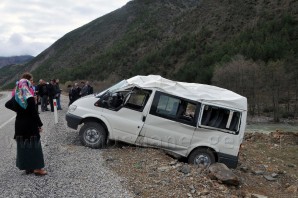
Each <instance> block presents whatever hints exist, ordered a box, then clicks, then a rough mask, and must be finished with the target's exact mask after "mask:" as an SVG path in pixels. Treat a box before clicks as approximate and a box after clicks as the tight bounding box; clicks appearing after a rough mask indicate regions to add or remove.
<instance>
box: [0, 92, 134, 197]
mask: <svg viewBox="0 0 298 198" xmlns="http://www.w3.org/2000/svg"><path fill="white" fill-rule="evenodd" d="M1 93H2V94H3V93H4V95H3V96H2V97H1V98H0V159H1V161H0V197H5V198H6V197H30V198H32V197H55V198H56V197H133V195H132V194H131V193H130V192H129V191H128V190H126V189H124V188H123V186H122V184H123V183H124V182H125V179H124V178H120V177H119V176H117V175H115V174H114V173H113V172H112V171H111V170H109V169H108V168H107V167H106V166H105V165H104V163H105V160H104V159H103V157H102V155H101V151H100V150H96V149H90V148H87V147H84V146H82V145H81V144H80V142H79V139H78V131H74V130H71V129H69V128H68V127H67V126H66V122H65V113H66V110H67V103H68V101H67V98H66V97H63V98H62V108H63V110H61V111H58V115H59V117H58V120H59V122H58V124H54V114H53V113H52V112H49V111H46V112H41V113H40V117H41V120H42V122H43V124H44V126H43V129H44V131H43V133H42V145H43V152H44V158H45V164H46V167H45V169H46V170H47V171H48V175H46V176H43V177H40V176H35V175H34V174H29V175H26V174H25V173H24V172H23V171H20V170H18V168H16V166H15V160H16V144H15V141H14V140H13V135H14V120H15V113H14V112H12V111H10V110H8V109H6V108H5V106H4V104H5V102H6V101H7V100H8V99H9V98H10V93H8V92H1Z"/></svg>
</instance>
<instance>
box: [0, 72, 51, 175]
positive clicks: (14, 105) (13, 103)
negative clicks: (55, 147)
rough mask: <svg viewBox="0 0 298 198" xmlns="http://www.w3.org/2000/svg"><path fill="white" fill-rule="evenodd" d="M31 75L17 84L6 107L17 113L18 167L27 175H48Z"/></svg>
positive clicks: (15, 137)
mask: <svg viewBox="0 0 298 198" xmlns="http://www.w3.org/2000/svg"><path fill="white" fill-rule="evenodd" d="M30 81H33V77H32V75H31V74H30V73H24V74H23V75H22V78H21V79H20V80H19V81H18V82H17V85H16V87H15V89H14V91H13V94H12V95H13V97H12V99H11V100H9V101H8V102H7V103H6V104H5V106H6V107H7V108H8V109H11V110H13V111H15V112H16V113H17V117H16V121H15V135H14V139H15V140H16V142H17V160H16V166H17V167H18V168H19V169H20V170H25V172H26V174H29V173H35V175H46V174H47V171H45V170H44V169H43V168H44V159H43V153H42V147H41V142H40V134H39V133H40V132H42V128H41V127H42V125H43V124H42V122H41V120H40V118H39V115H38V112H37V110H36V108H35V99H34V90H33V86H32V84H31V82H30Z"/></svg>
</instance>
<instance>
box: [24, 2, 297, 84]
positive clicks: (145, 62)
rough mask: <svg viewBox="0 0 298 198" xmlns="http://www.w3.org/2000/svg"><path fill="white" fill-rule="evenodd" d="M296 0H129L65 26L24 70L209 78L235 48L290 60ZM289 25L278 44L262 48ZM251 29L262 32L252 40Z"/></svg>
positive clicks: (69, 75)
mask: <svg viewBox="0 0 298 198" xmlns="http://www.w3.org/2000/svg"><path fill="white" fill-rule="evenodd" d="M297 4H298V3H297V1H294V0H272V1H269V0H255V1H251V0H239V1H230V0H223V1H215V0H209V1H197V0H134V1H131V2H129V3H128V4H127V5H125V6H124V7H122V8H120V9H118V10H115V11H114V12H111V13H109V14H107V15H105V16H103V17H100V18H98V19H96V20H94V21H92V22H90V23H88V24H86V25H84V26H82V27H80V28H78V29H76V30H74V31H72V32H69V33H68V34H66V35H65V36H63V37H62V38H61V39H59V40H58V41H57V42H55V43H54V44H53V45H52V46H50V47H49V48H48V49H47V50H45V51H44V52H42V53H41V54H40V55H39V56H37V57H36V58H35V59H33V60H32V61H31V62H30V63H29V64H27V65H26V68H27V70H30V71H33V74H34V75H35V77H36V78H45V79H47V78H53V77H58V78H60V79H61V80H62V82H63V81H67V80H76V79H91V80H92V79H96V80H106V79H112V80H114V81H115V80H118V79H121V78H127V77H130V76H133V75H138V74H151V73H152V74H161V75H163V76H165V77H168V78H172V79H178V80H183V81H193V82H201V83H211V78H212V76H213V70H214V67H215V65H216V64H219V63H224V62H227V61H229V60H231V58H232V57H233V56H235V55H237V54H243V55H244V56H245V57H247V58H253V59H254V60H262V61H268V60H269V59H270V58H268V56H269V57H270V56H273V58H274V56H275V55H278V56H277V57H276V58H275V59H285V60H288V59H295V60H296V59H297V53H298V52H297V51H298V50H297V46H298V43H297V35H296V34H297V15H298V13H297V10H298V5H297ZM266 26H269V28H267V29H266V28H264V27H266ZM278 26H279V27H278ZM262 28H263V29H265V30H264V31H259V29H262ZM270 28H271V29H270ZM289 28H290V31H291V32H290V33H289V34H287V36H288V37H287V38H285V39H284V40H283V41H281V42H285V44H284V45H283V44H282V48H280V45H277V46H272V48H273V49H267V48H266V47H264V45H265V44H266V45H267V44H268V45H271V44H272V43H271V42H275V41H274V40H275V39H276V38H278V37H279V36H280V35H279V32H280V31H281V30H282V29H286V31H288V29H289ZM252 34H257V35H258V34H261V36H260V37H261V38H260V39H259V40H256V41H254V38H251V35H252ZM271 35H273V36H271ZM268 40H269V41H270V43H266V42H267V41H268ZM256 42H259V43H260V46H256V45H254V43H256ZM270 47H271V46H269V47H268V48H270ZM258 48H262V49H263V48H264V49H263V51H264V52H263V54H265V55H264V56H259V54H258V53H255V54H252V53H251V52H252V51H256V50H257V49H258ZM248 49H249V50H248ZM279 50H281V53H280V51H279ZM285 50H290V51H291V54H286V53H285ZM266 57H267V58H266Z"/></svg>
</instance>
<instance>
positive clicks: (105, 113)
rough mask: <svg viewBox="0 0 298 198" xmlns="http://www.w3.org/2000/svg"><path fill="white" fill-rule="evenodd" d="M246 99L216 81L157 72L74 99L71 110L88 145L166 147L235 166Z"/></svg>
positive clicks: (72, 123)
mask: <svg viewBox="0 0 298 198" xmlns="http://www.w3.org/2000/svg"><path fill="white" fill-rule="evenodd" d="M246 116H247V99H246V98H245V97H243V96H240V95H238V94H236V93H234V92H232V91H229V90H226V89H222V88H219V87H215V86H210V85H203V84H196V83H185V82H176V81H172V80H168V79H165V78H162V77H161V76H157V75H149V76H135V77H133V78H130V79H128V80H123V81H121V82H119V83H117V84H115V85H114V86H112V87H110V88H109V89H107V90H105V91H103V92H101V93H99V94H98V95H95V96H93V95H89V96H86V97H84V98H81V99H79V100H77V101H75V102H74V103H73V104H72V105H71V106H69V109H68V112H67V114H66V120H67V125H68V126H69V127H70V128H73V129H76V130H77V129H78V125H81V124H83V126H82V127H81V128H80V132H79V134H80V140H81V142H82V144H83V145H85V146H88V147H92V148H102V147H104V146H105V144H106V143H107V140H108V139H111V140H116V141H123V142H127V143H130V144H135V145H141V146H149V147H156V148H162V149H164V150H167V151H170V152H172V153H174V154H177V155H179V156H182V157H187V158H188V161H189V163H193V164H204V165H207V166H208V165H210V164H211V163H213V162H222V163H225V164H226V165H227V166H228V167H230V168H235V167H236V166H237V162H238V152H239V147H240V144H241V142H242V139H243V135H244V131H245V125H246Z"/></svg>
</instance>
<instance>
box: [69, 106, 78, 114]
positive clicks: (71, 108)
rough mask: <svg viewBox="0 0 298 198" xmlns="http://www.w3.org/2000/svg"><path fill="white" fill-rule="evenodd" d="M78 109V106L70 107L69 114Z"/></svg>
mask: <svg viewBox="0 0 298 198" xmlns="http://www.w3.org/2000/svg"><path fill="white" fill-rule="evenodd" d="M76 109H77V105H70V106H69V107H68V112H74V111H75V110H76Z"/></svg>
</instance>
